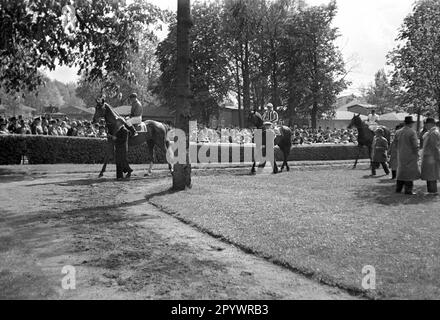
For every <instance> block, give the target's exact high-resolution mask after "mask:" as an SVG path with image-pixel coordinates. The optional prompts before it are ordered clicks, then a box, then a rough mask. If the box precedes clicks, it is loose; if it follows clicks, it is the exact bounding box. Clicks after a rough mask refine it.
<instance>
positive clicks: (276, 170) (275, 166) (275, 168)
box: [273, 160, 279, 174]
mask: <svg viewBox="0 0 440 320" xmlns="http://www.w3.org/2000/svg"><path fill="white" fill-rule="evenodd" d="M278 172H279V171H278V165H277V162H276V160H274V161H273V173H274V174H277V173H278Z"/></svg>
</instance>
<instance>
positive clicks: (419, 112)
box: [417, 107, 422, 135]
mask: <svg viewBox="0 0 440 320" xmlns="http://www.w3.org/2000/svg"><path fill="white" fill-rule="evenodd" d="M421 114H422V107H419V108H418V109H417V135H419V133H420V119H421V117H420V115H421Z"/></svg>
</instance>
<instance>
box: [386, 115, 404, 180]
mask: <svg viewBox="0 0 440 320" xmlns="http://www.w3.org/2000/svg"><path fill="white" fill-rule="evenodd" d="M403 126H404V125H403V123H401V124H399V125H398V126H397V127H396V131H395V133H396V132H397V131H399V130H400V129H402V128H403ZM389 167H390V169H391V180H396V178H397V140H396V139H395V138H394V139H393V142H392V143H391V147H390V162H389Z"/></svg>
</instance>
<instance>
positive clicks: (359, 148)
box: [353, 145, 362, 170]
mask: <svg viewBox="0 0 440 320" xmlns="http://www.w3.org/2000/svg"><path fill="white" fill-rule="evenodd" d="M361 150H362V146H360V145H359V146H358V154H357V158H356V161H355V162H354V166H353V170H354V169H356V167H357V164H358V162H359V158H360V156H361Z"/></svg>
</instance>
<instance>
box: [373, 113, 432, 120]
mask: <svg viewBox="0 0 440 320" xmlns="http://www.w3.org/2000/svg"><path fill="white" fill-rule="evenodd" d="M408 116H412V117H413V118H414V119H417V115H416V114H409V113H406V112H390V113H386V114H383V115H381V116H380V120H379V121H400V122H403V121H405V117H408ZM420 119H421V121H425V119H426V117H424V116H420Z"/></svg>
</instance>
